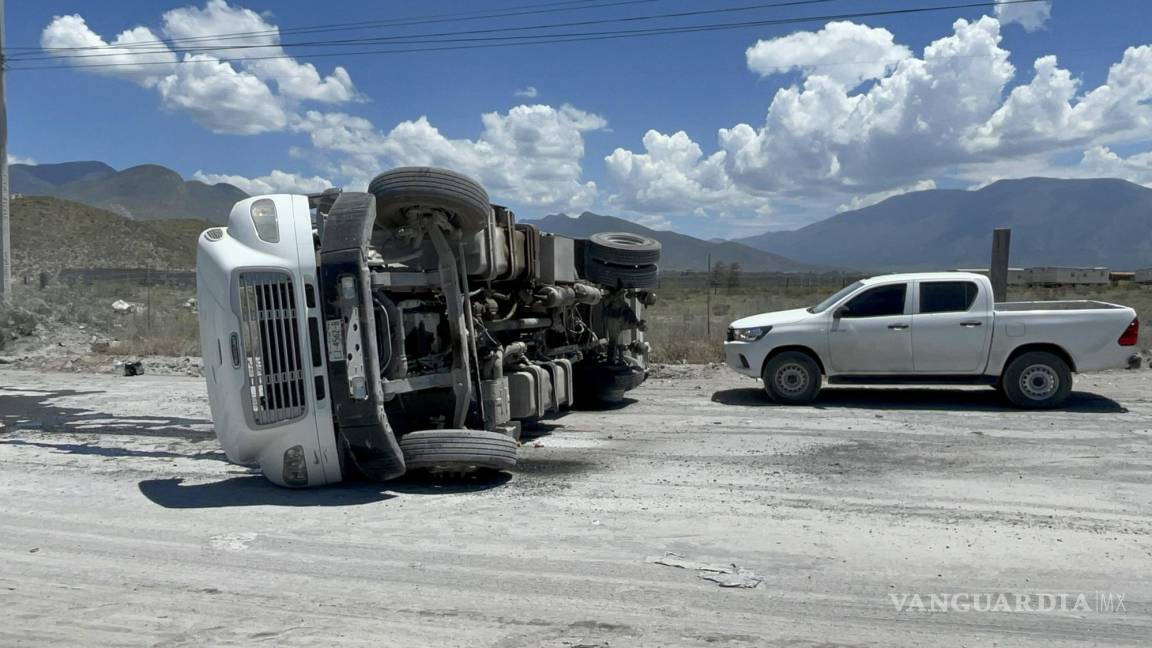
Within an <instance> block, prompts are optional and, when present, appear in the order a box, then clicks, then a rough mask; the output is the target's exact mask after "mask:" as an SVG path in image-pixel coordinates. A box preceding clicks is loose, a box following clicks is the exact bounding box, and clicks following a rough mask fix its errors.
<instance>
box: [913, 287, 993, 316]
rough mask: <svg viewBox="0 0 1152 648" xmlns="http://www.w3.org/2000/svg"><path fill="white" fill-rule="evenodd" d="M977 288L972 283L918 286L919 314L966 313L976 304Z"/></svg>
mask: <svg viewBox="0 0 1152 648" xmlns="http://www.w3.org/2000/svg"><path fill="white" fill-rule="evenodd" d="M978 292H979V288H978V287H977V286H976V284H975V282H972V281H932V282H925V283H921V284H920V312H921V313H922V314H925V315H927V314H930V313H966V312H968V310H969V309H970V308H972V304H974V303H976V294H977V293H978Z"/></svg>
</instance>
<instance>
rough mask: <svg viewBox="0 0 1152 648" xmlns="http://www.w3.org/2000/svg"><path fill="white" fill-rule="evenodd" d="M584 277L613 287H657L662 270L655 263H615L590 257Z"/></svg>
mask: <svg viewBox="0 0 1152 648" xmlns="http://www.w3.org/2000/svg"><path fill="white" fill-rule="evenodd" d="M584 278H585V279H587V280H588V281H591V282H594V283H598V284H601V285H604V286H609V287H611V288H655V287H656V285H657V283H659V278H660V270H659V268H657V267H656V266H654V265H642V266H639V267H633V266H624V265H614V264H610V263H604V262H603V261H598V260H596V259H592V258H589V259H588V262H587V263H585V264H584Z"/></svg>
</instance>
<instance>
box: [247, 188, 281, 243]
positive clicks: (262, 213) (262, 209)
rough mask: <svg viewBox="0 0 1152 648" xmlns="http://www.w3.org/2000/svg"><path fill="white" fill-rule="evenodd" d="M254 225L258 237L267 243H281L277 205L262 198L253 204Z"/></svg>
mask: <svg viewBox="0 0 1152 648" xmlns="http://www.w3.org/2000/svg"><path fill="white" fill-rule="evenodd" d="M252 225H254V226H255V227H256V235H257V236H259V237H260V240H261V241H264V242H266V243H279V242H280V225H279V223H277V222H276V203H274V202H272V201H271V200H269V199H268V198H262V199H260V200H257V201H256V202H254V203H252Z"/></svg>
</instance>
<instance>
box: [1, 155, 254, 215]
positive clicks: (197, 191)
mask: <svg viewBox="0 0 1152 648" xmlns="http://www.w3.org/2000/svg"><path fill="white" fill-rule="evenodd" d="M8 174H9V184H10V187H11V191H12V193H14V194H20V195H23V196H52V197H55V198H65V199H68V200H72V201H76V202H81V203H84V204H87V205H92V206H94V207H100V208H101V209H106V210H108V211H110V212H114V213H116V214H120V215H121V216H123V217H125V218H130V219H132V220H159V219H196V220H206V221H209V222H212V223H216V224H223V223H226V222H227V221H228V213H229V212H230V211H231V210H232V205H234V204H235V203H236V202H237V201H239V200H243V199H244V198H247V197H248V194H246V193H244V192H243V191H241V190H240V189H238V188H236V187H234V186H232V185H230V184H223V183H221V184H215V185H209V184H205V183H203V182H198V181H196V180H190V181H189V180H185V179H184V178H183V177H181V176H180V174H178V173H176V172H175V171H173V170H171V169H168V168H166V167H162V166H159V165H156V164H144V165H140V166H134V167H131V168H129V169H124V170H123V171H117V170H116V169H114V168H112V167H110V166H108V165H107V164H105V163H103V162H65V163H62V164H39V165H28V164H13V165H11V166H10V167H9V168H8Z"/></svg>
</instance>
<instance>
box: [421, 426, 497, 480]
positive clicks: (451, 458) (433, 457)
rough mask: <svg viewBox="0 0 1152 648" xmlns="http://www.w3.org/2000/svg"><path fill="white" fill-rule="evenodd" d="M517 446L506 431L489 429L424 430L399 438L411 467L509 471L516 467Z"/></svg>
mask: <svg viewBox="0 0 1152 648" xmlns="http://www.w3.org/2000/svg"><path fill="white" fill-rule="evenodd" d="M517 445H518V444H517V443H516V439H513V438H512V437H510V436H508V435H507V434H500V433H499V432H489V431H486V430H421V431H419V432H409V433H408V434H405V435H404V436H403V437H402V438H401V439H400V448H401V449H402V450H403V451H404V463H405V464H406V465H407V466H408V469H409V470H412V469H415V468H428V469H433V470H446V471H457V470H461V469H468V468H489V469H492V470H510V469H512V468H515V467H516V447H517Z"/></svg>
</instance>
